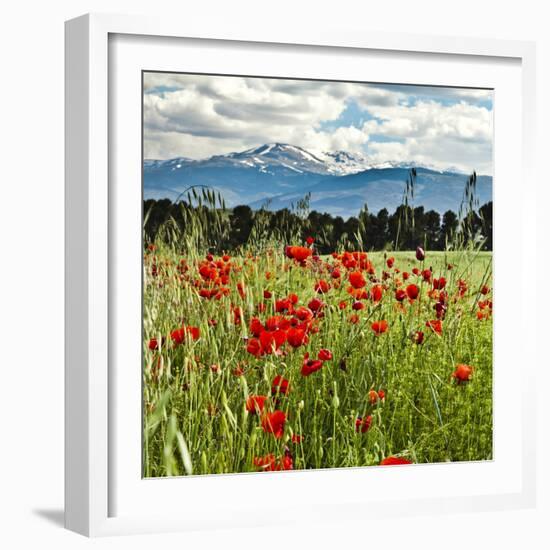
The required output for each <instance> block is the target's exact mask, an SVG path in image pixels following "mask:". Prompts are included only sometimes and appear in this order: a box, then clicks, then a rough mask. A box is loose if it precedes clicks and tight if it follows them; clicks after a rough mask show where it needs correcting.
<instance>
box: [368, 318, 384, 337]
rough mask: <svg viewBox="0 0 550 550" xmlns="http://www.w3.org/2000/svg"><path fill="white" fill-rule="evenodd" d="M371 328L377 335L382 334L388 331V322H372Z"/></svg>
mask: <svg viewBox="0 0 550 550" xmlns="http://www.w3.org/2000/svg"><path fill="white" fill-rule="evenodd" d="M371 328H372V330H374V332H375V333H376V334H377V335H380V334H384V332H386V331H387V330H388V322H387V321H384V320H382V321H374V323H372V325H371Z"/></svg>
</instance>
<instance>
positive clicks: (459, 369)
mask: <svg viewBox="0 0 550 550" xmlns="http://www.w3.org/2000/svg"><path fill="white" fill-rule="evenodd" d="M473 372H474V369H473V368H472V367H470V366H469V365H464V364H460V365H457V366H456V370H455V371H454V372H453V374H452V377H453V378H455V379H456V380H457V381H458V382H468V381H470V380H471V379H472V375H473Z"/></svg>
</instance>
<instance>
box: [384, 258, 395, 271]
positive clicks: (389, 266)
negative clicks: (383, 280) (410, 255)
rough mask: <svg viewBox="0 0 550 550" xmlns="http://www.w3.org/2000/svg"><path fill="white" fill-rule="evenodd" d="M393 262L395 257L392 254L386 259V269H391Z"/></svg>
mask: <svg viewBox="0 0 550 550" xmlns="http://www.w3.org/2000/svg"><path fill="white" fill-rule="evenodd" d="M394 262H395V258H394V257H393V256H392V257H391V258H388V259H387V260H386V265H387V266H388V269H391V268H392V267H393V264H394Z"/></svg>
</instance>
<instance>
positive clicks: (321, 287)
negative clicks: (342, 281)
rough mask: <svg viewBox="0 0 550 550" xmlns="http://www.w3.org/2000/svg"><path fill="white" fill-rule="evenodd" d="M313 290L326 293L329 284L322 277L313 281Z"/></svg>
mask: <svg viewBox="0 0 550 550" xmlns="http://www.w3.org/2000/svg"><path fill="white" fill-rule="evenodd" d="M314 290H315V292H318V293H319V294H326V293H327V292H328V291H329V290H330V285H329V284H328V283H327V282H326V281H325V280H324V279H321V280H320V281H318V282H317V283H315V286H314Z"/></svg>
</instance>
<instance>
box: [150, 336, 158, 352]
mask: <svg viewBox="0 0 550 550" xmlns="http://www.w3.org/2000/svg"><path fill="white" fill-rule="evenodd" d="M148 348H149V349H150V350H151V351H153V350H156V349H159V343H158V340H157V339H156V338H151V340H149V344H148Z"/></svg>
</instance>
